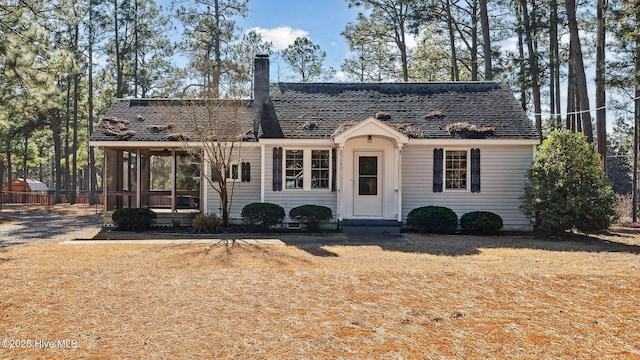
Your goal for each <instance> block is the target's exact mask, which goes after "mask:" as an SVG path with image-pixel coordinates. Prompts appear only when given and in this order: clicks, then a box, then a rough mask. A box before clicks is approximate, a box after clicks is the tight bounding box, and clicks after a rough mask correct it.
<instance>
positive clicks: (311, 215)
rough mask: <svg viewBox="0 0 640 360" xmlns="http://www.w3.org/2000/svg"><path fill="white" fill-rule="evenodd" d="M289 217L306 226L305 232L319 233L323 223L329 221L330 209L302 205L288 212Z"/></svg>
mask: <svg viewBox="0 0 640 360" xmlns="http://www.w3.org/2000/svg"><path fill="white" fill-rule="evenodd" d="M289 217H290V218H292V219H296V220H299V221H301V222H303V223H305V224H306V225H307V231H319V230H320V224H321V223H322V222H323V221H327V220H329V219H331V217H332V215H331V209H329V208H328V207H326V206H319V205H302V206H298V207H294V208H293V209H291V210H289Z"/></svg>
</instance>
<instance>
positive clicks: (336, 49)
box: [238, 0, 358, 70]
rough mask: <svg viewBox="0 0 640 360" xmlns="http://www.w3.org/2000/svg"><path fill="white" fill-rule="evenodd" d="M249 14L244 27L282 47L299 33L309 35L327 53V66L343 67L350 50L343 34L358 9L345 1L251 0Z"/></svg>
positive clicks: (240, 24)
mask: <svg viewBox="0 0 640 360" xmlns="http://www.w3.org/2000/svg"><path fill="white" fill-rule="evenodd" d="M249 10H250V12H249V16H248V17H247V18H246V19H240V20H239V21H238V25H239V26H240V27H241V28H243V29H244V30H249V29H255V30H256V31H257V32H258V33H260V34H261V35H262V37H263V39H264V40H267V41H271V42H273V44H274V46H275V50H282V49H284V48H286V47H287V46H288V45H289V44H292V43H293V41H294V40H295V39H296V37H298V36H307V37H308V38H309V39H311V41H312V42H313V43H314V44H317V45H320V48H322V50H324V51H326V52H327V58H326V60H325V66H326V67H328V66H332V67H333V68H335V69H336V70H340V64H341V63H342V60H343V59H344V58H345V56H346V55H347V53H348V51H349V47H348V45H347V42H346V40H345V39H344V37H342V35H340V33H341V32H342V31H343V30H344V28H345V26H346V25H347V23H349V22H352V21H355V19H356V16H357V14H358V10H357V9H349V7H348V6H347V2H346V1H345V0H278V1H275V0H251V1H249Z"/></svg>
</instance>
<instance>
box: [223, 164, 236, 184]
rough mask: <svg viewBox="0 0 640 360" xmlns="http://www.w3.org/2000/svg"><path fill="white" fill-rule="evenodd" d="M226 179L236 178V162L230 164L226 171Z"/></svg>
mask: <svg viewBox="0 0 640 360" xmlns="http://www.w3.org/2000/svg"><path fill="white" fill-rule="evenodd" d="M226 176H227V180H238V164H231V165H230V166H229V167H228V168H227V171H226Z"/></svg>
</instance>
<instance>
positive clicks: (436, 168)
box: [433, 149, 444, 192]
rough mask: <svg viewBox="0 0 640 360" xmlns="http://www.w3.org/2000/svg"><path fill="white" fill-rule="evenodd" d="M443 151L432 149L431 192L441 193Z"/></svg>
mask: <svg viewBox="0 0 640 360" xmlns="http://www.w3.org/2000/svg"><path fill="white" fill-rule="evenodd" d="M443 155H444V150H443V149H433V192H442V157H443Z"/></svg>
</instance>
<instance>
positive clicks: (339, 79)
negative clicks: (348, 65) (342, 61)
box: [335, 71, 347, 81]
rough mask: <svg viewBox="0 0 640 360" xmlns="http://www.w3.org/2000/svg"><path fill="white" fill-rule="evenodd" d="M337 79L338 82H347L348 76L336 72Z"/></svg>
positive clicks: (341, 72)
mask: <svg viewBox="0 0 640 360" xmlns="http://www.w3.org/2000/svg"><path fill="white" fill-rule="evenodd" d="M335 77H336V79H338V81H345V80H346V79H347V75H345V73H344V71H338V72H336V74H335Z"/></svg>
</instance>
